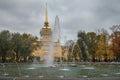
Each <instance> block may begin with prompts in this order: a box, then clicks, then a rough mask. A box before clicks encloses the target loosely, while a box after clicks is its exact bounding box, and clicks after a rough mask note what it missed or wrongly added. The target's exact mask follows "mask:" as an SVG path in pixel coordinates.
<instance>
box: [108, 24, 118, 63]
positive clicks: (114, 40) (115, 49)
mask: <svg viewBox="0 0 120 80" xmlns="http://www.w3.org/2000/svg"><path fill="white" fill-rule="evenodd" d="M110 29H111V30H112V35H111V36H112V46H111V49H112V50H113V52H114V56H115V60H116V61H120V25H114V26H112V27H111V28H110Z"/></svg>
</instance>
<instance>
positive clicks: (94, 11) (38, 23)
mask: <svg viewBox="0 0 120 80" xmlns="http://www.w3.org/2000/svg"><path fill="white" fill-rule="evenodd" d="M46 2H47V4H48V11H49V24H50V26H51V27H52V28H53V27H54V22H55V16H56V15H58V16H59V19H60V27H61V33H62V34H61V36H62V37H63V38H64V37H66V39H67V40H68V39H72V40H74V39H76V38H77V32H78V31H79V30H85V31H86V32H90V31H96V30H97V29H99V28H102V27H103V28H105V29H107V30H108V31H110V29H109V28H110V27H111V26H113V25H118V24H120V0H0V31H1V30H4V29H7V30H10V31H11V32H20V33H24V32H25V33H30V34H32V35H34V36H38V37H39V36H40V35H39V32H40V29H41V28H42V26H43V24H44V17H45V7H46V6H45V4H46ZM66 39H65V40H66ZM63 40H64V39H63Z"/></svg>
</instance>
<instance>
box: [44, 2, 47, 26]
mask: <svg viewBox="0 0 120 80" xmlns="http://www.w3.org/2000/svg"><path fill="white" fill-rule="evenodd" d="M44 26H48V9H47V3H46V12H45V24H44Z"/></svg>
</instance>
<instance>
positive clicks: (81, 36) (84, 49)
mask: <svg viewBox="0 0 120 80" xmlns="http://www.w3.org/2000/svg"><path fill="white" fill-rule="evenodd" d="M77 43H78V45H79V47H80V49H81V54H82V56H81V57H82V58H83V60H84V61H87V60H88V56H89V53H88V46H87V44H86V33H85V32H84V31H79V32H78V40H77Z"/></svg>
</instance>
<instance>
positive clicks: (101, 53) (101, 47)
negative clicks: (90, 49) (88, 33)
mask: <svg viewBox="0 0 120 80" xmlns="http://www.w3.org/2000/svg"><path fill="white" fill-rule="evenodd" d="M108 42H109V34H108V32H107V30H105V29H104V28H102V29H99V34H98V47H97V57H98V59H99V61H101V60H104V61H108V55H109V53H108V52H110V51H109V48H108Z"/></svg>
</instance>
